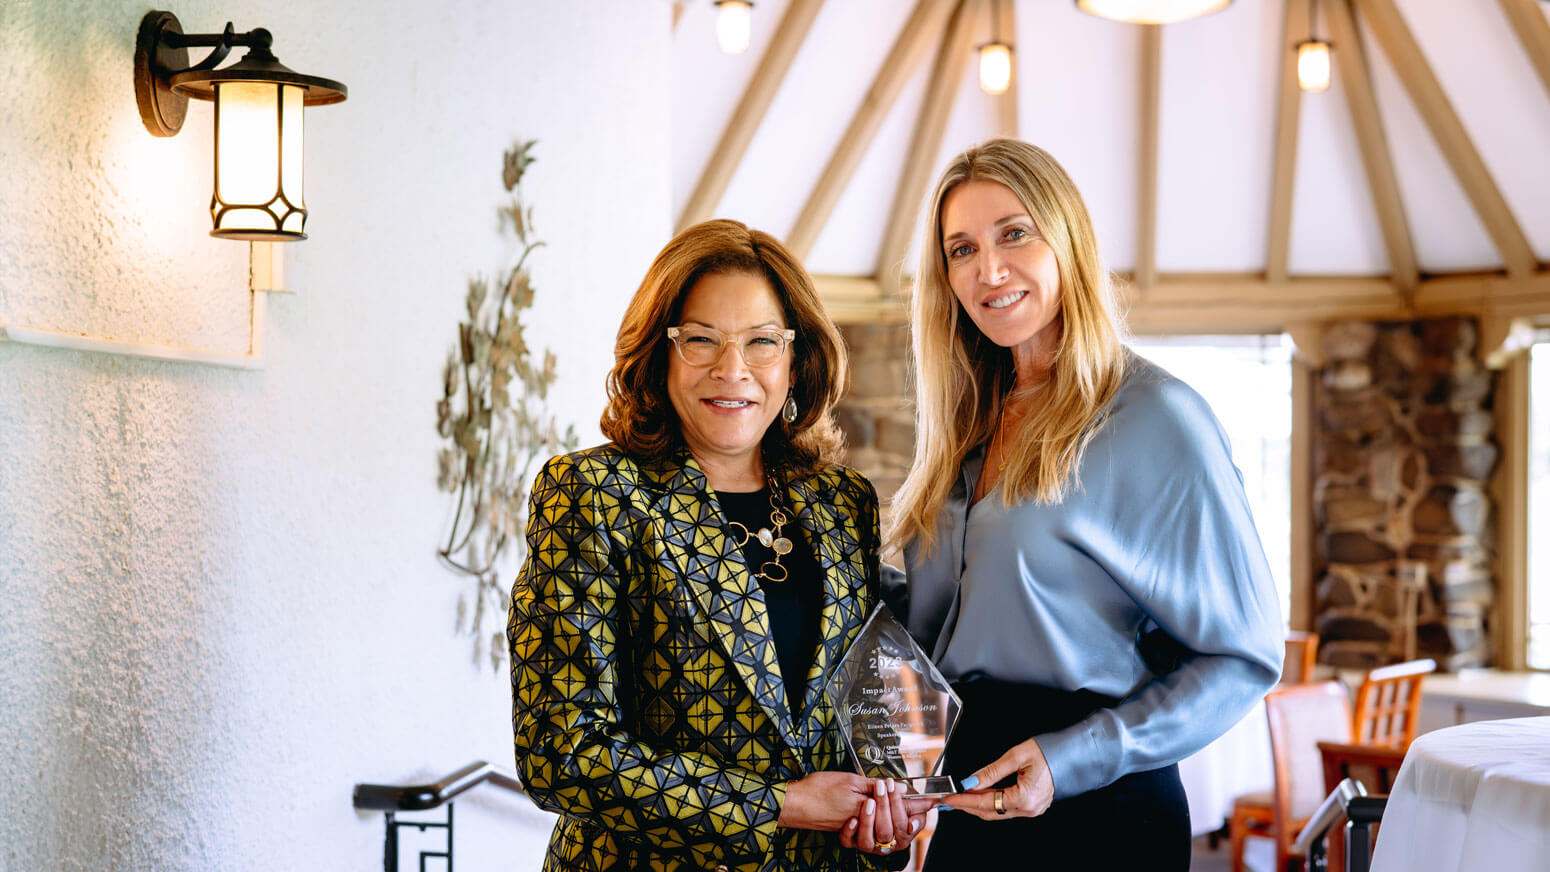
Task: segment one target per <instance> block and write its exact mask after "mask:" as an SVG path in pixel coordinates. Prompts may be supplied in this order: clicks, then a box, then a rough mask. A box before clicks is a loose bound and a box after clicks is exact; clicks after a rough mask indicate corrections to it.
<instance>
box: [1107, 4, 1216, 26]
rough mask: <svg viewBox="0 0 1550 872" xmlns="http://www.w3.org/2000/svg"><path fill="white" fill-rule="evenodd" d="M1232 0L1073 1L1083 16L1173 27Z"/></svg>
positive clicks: (1206, 13)
mask: <svg viewBox="0 0 1550 872" xmlns="http://www.w3.org/2000/svg"><path fill="white" fill-rule="evenodd" d="M1231 3H1232V0H1076V6H1077V8H1078V9H1080V10H1082V11H1083V12H1087V13H1090V14H1092V15H1096V16H1098V17H1100V18H1107V19H1110V20H1112V21H1126V22H1130V23H1131V24H1173V23H1174V22H1178V21H1187V20H1189V19H1191V18H1198V17H1200V16H1202V15H1209V14H1211V13H1212V12H1218V11H1220V10H1222V9H1226V8H1227V7H1228V5H1230V4H1231Z"/></svg>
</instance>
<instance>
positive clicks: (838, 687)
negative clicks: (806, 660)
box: [824, 606, 960, 796]
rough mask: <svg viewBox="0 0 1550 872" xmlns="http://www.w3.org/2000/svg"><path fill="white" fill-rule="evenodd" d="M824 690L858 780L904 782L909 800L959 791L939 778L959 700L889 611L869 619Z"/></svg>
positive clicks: (882, 608) (884, 609) (943, 777)
mask: <svg viewBox="0 0 1550 872" xmlns="http://www.w3.org/2000/svg"><path fill="white" fill-rule="evenodd" d="M824 690H825V692H826V694H827V695H828V698H829V704H830V705H832V706H834V711H835V713H836V714H837V715H838V716H839V722H840V732H841V733H842V734H843V735H844V736H845V744H846V745H847V746H848V747H849V748H850V753H851V756H852V757H853V758H854V759H855V761H856V768H857V769H858V770H859V771H860V773H861V774H862V775H865V776H867V777H868V778H896V779H900V780H903V781H906V782H908V783H909V794H908V795H910V796H945V795H946V794H949V793H957V792H958V785H957V784H955V783H954V782H953V779H952V777H951V776H947V775H942V774H940V770H941V765H942V762H941V761H942V749H943V748H944V747H945V746H946V745H947V738H948V736H949V734H951V733H952V729H953V724H954V723H955V722H956V721H957V720H958V710H959V707H960V703H959V701H958V695H957V694H955V693H953V689H952V687H951V686H949V685H948V683H947V680H946V679H944V678H943V677H942V673H940V672H938V671H937V668H936V664H934V663H932V662H931V659H930V658H928V657H927V656H926V652H924V651H922V650H921V649H920V646H919V645H918V644H916V643H915V639H914V637H913V636H911V635H910V633H909V631H908V630H906V629H904V625H903V624H900V623H899V620H898V619H897V618H895V617H894V616H893V612H891V611H889V609H888V607H887V606H878V607H877V610H876V611H874V612H873V613H872V617H870V618H868V619H867V622H866V624H865V625H864V626H863V627H862V628H861V632H860V633H859V634H858V635H857V636H856V640H855V641H854V642H852V643H851V645H850V650H849V651H847V652H845V657H844V659H842V660H841V661H840V665H839V667H838V668H837V669H835V670H834V674H833V675H832V676H830V677H829V683H828V684H827V685H826V686H825V688H824Z"/></svg>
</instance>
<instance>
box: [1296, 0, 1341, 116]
mask: <svg viewBox="0 0 1550 872" xmlns="http://www.w3.org/2000/svg"><path fill="white" fill-rule="evenodd" d="M1317 11H1318V3H1317V2H1309V3H1308V38H1307V39H1305V40H1303V41H1302V42H1299V43H1297V87H1299V88H1301V89H1303V90H1304V91H1307V92H1308V93H1310V94H1316V93H1318V92H1319V91H1323V90H1326V89H1328V88H1329V51H1330V49H1331V48H1332V46H1331V45H1330V44H1329V43H1327V42H1325V41H1324V40H1322V39H1319V38H1318V35H1317V34H1318V29H1317V28H1316V27H1314V15H1316V14H1317Z"/></svg>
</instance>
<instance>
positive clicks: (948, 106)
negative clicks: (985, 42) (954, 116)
mask: <svg viewBox="0 0 1550 872" xmlns="http://www.w3.org/2000/svg"><path fill="white" fill-rule="evenodd" d="M983 8H984V7H983V6H982V5H981V4H979V3H971V2H969V0H958V6H957V8H956V9H955V10H954V11H953V17H952V20H951V22H950V23H949V24H948V26H947V31H946V33H944V34H943V36H942V44H941V47H940V48H938V49H937V55H936V65H935V66H934V67H933V69H932V70H931V80H930V82H928V83H927V85H926V98H925V100H924V101H923V102H922V104H921V107H920V116H919V117H918V118H917V119H916V121H915V135H914V136H913V137H911V139H910V148H909V151H907V152H905V156H904V170H903V172H901V173H900V174H899V186H898V188H897V189H896V190H895V192H894V199H893V208H892V209H890V210H889V212H888V220H887V223H885V224H884V225H883V244H882V247H881V249H880V251H879V253H878V256H877V269H876V270H875V273H874V274H875V275H876V276H877V277H878V278H879V279H881V280H882V281H883V287H884V288H895V287H897V286H898V284H899V280H900V267H901V266H903V261H904V256H905V254H907V253H908V252H909V242H910V235H911V234H912V233H913V232H914V231H915V228H916V226H917V225H918V224H919V223H920V209H921V206H922V203H921V201H922V200H923V199H924V198H925V195H926V188H927V186H929V185H930V184H931V173H932V171H933V170H934V169H935V168H936V161H937V153H938V152H939V151H941V149H942V134H943V133H945V132H946V130H947V118H948V116H949V115H950V114H951V112H952V108H953V99H954V98H955V97H957V95H958V87H959V85H961V84H962V83H963V75H964V69H965V63H966V61H967V60H968V58H969V45H970V43H971V42H973V39H974V32H975V30H976V28H975V27H974V23H975V19H977V18H978V16H979V13H980V12H981V11H982V9H983Z"/></svg>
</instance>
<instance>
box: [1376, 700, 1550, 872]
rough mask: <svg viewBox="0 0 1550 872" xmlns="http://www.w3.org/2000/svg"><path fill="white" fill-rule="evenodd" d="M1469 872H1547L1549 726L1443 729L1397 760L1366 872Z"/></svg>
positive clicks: (1487, 724) (1525, 723)
mask: <svg viewBox="0 0 1550 872" xmlns="http://www.w3.org/2000/svg"><path fill="white" fill-rule="evenodd" d="M1476 869H1480V870H1490V872H1498V870H1500V872H1516V870H1521V872H1530V870H1532V872H1544V870H1547V869H1550V717H1545V718H1519V719H1515V720H1509V721H1479V722H1476V723H1472V724H1462V725H1460V726H1456V727H1448V728H1447V729H1442V730H1437V731H1435V732H1431V733H1427V734H1425V735H1423V736H1421V737H1419V738H1417V739H1416V740H1415V743H1414V744H1412V745H1411V746H1410V752H1409V753H1408V754H1407V755H1406V756H1405V763H1404V765H1403V766H1401V767H1400V770H1399V775H1398V777H1396V778H1395V780H1394V789H1393V791H1392V792H1391V793H1390V794H1389V801H1388V806H1387V807H1386V808H1385V809H1384V812H1383V824H1382V827H1381V828H1380V829H1379V832H1378V844H1377V850H1376V851H1375V852H1374V853H1373V860H1372V870H1373V872H1434V870H1435V872H1442V870H1447V872H1458V870H1466V872H1467V870H1476Z"/></svg>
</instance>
